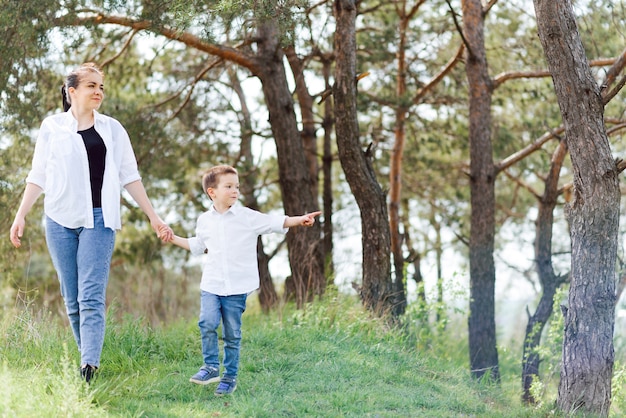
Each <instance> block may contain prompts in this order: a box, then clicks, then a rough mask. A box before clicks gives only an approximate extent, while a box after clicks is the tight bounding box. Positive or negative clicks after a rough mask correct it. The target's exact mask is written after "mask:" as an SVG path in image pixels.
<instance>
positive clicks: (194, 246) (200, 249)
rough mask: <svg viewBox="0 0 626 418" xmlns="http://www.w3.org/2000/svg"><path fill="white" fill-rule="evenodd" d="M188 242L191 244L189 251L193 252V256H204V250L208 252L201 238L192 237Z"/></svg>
mask: <svg viewBox="0 0 626 418" xmlns="http://www.w3.org/2000/svg"><path fill="white" fill-rule="evenodd" d="M187 240H188V242H189V251H191V254H193V255H201V254H204V250H206V247H205V246H204V244H203V243H202V240H201V239H200V238H198V237H190V238H188V239H187Z"/></svg>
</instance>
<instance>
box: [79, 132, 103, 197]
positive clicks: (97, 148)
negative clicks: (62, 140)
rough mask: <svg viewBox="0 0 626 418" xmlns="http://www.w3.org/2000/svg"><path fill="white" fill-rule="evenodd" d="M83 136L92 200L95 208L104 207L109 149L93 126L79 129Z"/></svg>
mask: <svg viewBox="0 0 626 418" xmlns="http://www.w3.org/2000/svg"><path fill="white" fill-rule="evenodd" d="M78 133H79V134H80V136H82V137H83V142H84V143H85V148H86V149H87V159H88V160H89V179H90V180H91V201H92V202H93V207H94V208H100V207H102V200H101V195H102V179H103V178H104V161H105V157H106V155H107V149H106V147H105V146H104V141H103V140H102V137H101V136H100V134H99V133H98V132H96V128H94V127H93V126H92V127H91V128H89V129H85V130H84V131H78Z"/></svg>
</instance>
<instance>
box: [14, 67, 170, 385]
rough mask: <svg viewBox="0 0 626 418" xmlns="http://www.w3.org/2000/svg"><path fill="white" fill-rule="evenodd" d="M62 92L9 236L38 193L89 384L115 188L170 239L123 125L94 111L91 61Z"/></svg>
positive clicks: (99, 75) (97, 87) (95, 73)
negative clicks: (124, 192)
mask: <svg viewBox="0 0 626 418" xmlns="http://www.w3.org/2000/svg"><path fill="white" fill-rule="evenodd" d="M62 95H63V107H64V110H65V112H64V113H59V114H55V115H52V116H49V117H47V118H45V119H44V121H43V122H42V124H41V129H40V131H39V135H38V137H37V143H36V145H35V152H34V155H33V161H32V169H31V171H30V172H29V174H28V177H27V178H26V188H25V190H24V196H23V198H22V202H21V204H20V207H19V209H18V211H17V214H16V215H15V220H14V221H13V225H12V226H11V242H12V243H13V245H14V246H15V247H20V245H21V242H20V238H21V237H22V235H23V233H24V227H25V217H26V215H27V214H28V212H29V211H30V209H31V208H32V206H33V204H34V203H35V201H36V200H37V198H38V197H39V195H41V194H42V193H43V194H44V195H45V196H44V212H45V214H46V242H47V245H48V250H49V252H50V256H51V258H52V262H53V264H54V267H55V269H56V271H57V275H58V277H59V282H60V285H61V294H62V295H63V300H64V301H65V307H66V309H67V315H68V318H69V322H70V325H71V326H72V331H73V333H74V338H75V339H76V343H77V344H78V350H79V352H80V356H81V376H82V377H83V379H84V380H85V381H87V382H89V381H90V380H91V379H92V377H93V375H94V373H95V371H96V369H97V368H98V367H100V355H101V353H102V345H103V342H104V329H105V308H106V306H105V296H106V285H107V282H108V277H109V269H110V266H111V256H112V254H113V246H114V242H115V231H116V230H118V229H120V228H121V217H120V192H121V187H120V186H123V187H124V188H125V189H126V190H127V191H128V193H129V194H130V195H131V196H132V198H133V199H134V200H135V201H136V202H137V204H138V205H139V207H140V208H141V209H142V210H143V211H144V213H145V214H146V215H147V216H148V218H149V219H150V224H151V225H152V228H153V229H154V231H155V232H157V234H158V235H159V237H160V238H161V239H163V240H164V241H167V240H169V239H171V238H172V230H171V229H170V228H169V226H167V225H166V224H165V223H164V222H163V221H162V220H161V218H160V217H159V216H158V215H157V214H156V213H155V211H154V209H153V207H152V204H151V203H150V199H149V198H148V196H147V194H146V191H145V189H144V186H143V183H142V182H141V177H140V176H139V172H138V170H137V162H136V159H135V154H134V152H133V149H132V146H131V143H130V139H129V137H128V134H127V132H126V130H125V129H124V127H123V126H122V125H121V124H120V123H119V122H118V121H117V120H115V119H113V118H111V117H109V116H105V115H102V114H100V113H98V112H97V109H98V108H99V107H100V105H101V103H102V100H103V98H104V74H103V72H102V71H101V70H100V69H99V68H98V67H97V66H96V65H95V64H93V63H86V64H83V65H81V66H80V67H79V68H77V69H76V70H74V71H72V72H71V73H70V74H69V75H68V76H67V79H66V82H65V84H64V85H63V88H62ZM159 231H161V232H160V233H159Z"/></svg>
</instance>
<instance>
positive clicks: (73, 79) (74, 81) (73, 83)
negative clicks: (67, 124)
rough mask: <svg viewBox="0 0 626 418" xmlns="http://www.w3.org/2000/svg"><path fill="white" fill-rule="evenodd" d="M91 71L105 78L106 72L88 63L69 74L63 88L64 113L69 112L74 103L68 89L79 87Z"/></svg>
mask: <svg viewBox="0 0 626 418" xmlns="http://www.w3.org/2000/svg"><path fill="white" fill-rule="evenodd" d="M89 71H91V72H93V73H97V74H100V75H101V76H102V77H103V78H104V72H102V70H101V69H100V67H98V66H97V65H96V64H94V63H93V62H86V63H84V64H82V65H81V66H80V67H78V68H77V69H75V70H74V71H72V72H71V73H69V74H68V75H67V77H66V78H65V83H63V86H62V87H61V96H62V99H63V111H65V112H67V111H68V109H69V108H70V106H71V105H72V103H71V102H70V95H69V93H68V89H69V88H70V87H74V88H76V87H78V84H80V81H81V80H82V79H83V75H84V74H85V73H86V72H89Z"/></svg>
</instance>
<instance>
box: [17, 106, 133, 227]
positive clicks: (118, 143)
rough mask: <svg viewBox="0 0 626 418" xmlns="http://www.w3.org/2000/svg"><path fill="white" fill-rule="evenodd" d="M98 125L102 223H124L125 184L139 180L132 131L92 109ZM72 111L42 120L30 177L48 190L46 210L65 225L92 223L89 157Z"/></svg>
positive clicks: (96, 126)
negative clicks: (102, 151) (102, 164)
mask: <svg viewBox="0 0 626 418" xmlns="http://www.w3.org/2000/svg"><path fill="white" fill-rule="evenodd" d="M94 121H95V123H94V127H95V129H96V131H97V132H98V134H99V135H100V136H101V137H102V140H103V141H104V145H105V147H106V150H107V151H106V159H105V168H104V178H103V182H102V215H103V218H104V226H105V227H107V228H111V229H114V230H115V229H120V228H121V226H122V224H121V215H120V193H121V187H122V186H125V185H127V184H129V183H132V182H134V181H137V180H141V176H140V175H139V171H138V169H137V160H136V158H135V153H134V152H133V148H132V145H131V143H130V138H129V137H128V133H127V132H126V130H125V129H124V127H123V126H122V124H121V123H119V122H118V121H117V120H115V119H113V118H111V117H109V116H106V115H102V114H100V113H98V112H97V111H95V110H94ZM77 129H78V122H77V121H76V119H75V118H74V116H73V115H72V113H71V111H67V112H64V113H59V114H55V115H52V116H48V117H47V118H45V119H44V120H43V122H42V124H41V128H40V130H39V134H38V136H37V143H36V144H35V153H34V155H33V163H32V169H31V170H30V172H29V174H28V177H26V182H27V183H33V184H36V185H37V186H39V187H41V188H42V189H43V191H44V211H45V213H46V215H47V216H49V217H50V218H51V219H52V220H54V221H55V222H57V223H58V224H60V225H63V226H65V227H66V228H80V227H85V228H93V205H92V201H91V182H90V179H89V160H88V158H87V150H86V149H85V145H84V143H83V139H82V137H81V135H80V134H79V133H78V132H77Z"/></svg>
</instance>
